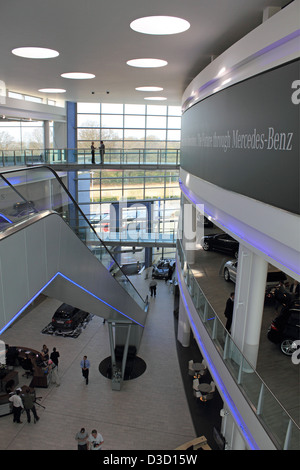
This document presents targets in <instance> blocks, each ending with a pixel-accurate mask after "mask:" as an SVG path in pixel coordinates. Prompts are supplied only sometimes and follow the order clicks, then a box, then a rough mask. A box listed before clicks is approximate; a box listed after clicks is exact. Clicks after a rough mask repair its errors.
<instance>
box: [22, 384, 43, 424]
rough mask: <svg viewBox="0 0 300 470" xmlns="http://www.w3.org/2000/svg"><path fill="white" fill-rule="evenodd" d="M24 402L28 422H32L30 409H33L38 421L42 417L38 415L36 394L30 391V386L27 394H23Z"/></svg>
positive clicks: (26, 391)
mask: <svg viewBox="0 0 300 470" xmlns="http://www.w3.org/2000/svg"><path fill="white" fill-rule="evenodd" d="M23 404H24V409H25V411H26V414H27V422H28V423H30V411H32V414H33V418H34V422H35V423H36V422H37V421H38V420H39V419H40V418H39V417H38V415H37V412H36V408H35V404H34V396H33V394H32V393H30V388H27V389H26V390H25V394H24V396H23Z"/></svg>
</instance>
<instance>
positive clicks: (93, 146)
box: [91, 142, 95, 163]
mask: <svg viewBox="0 0 300 470" xmlns="http://www.w3.org/2000/svg"><path fill="white" fill-rule="evenodd" d="M91 153H92V163H95V145H94V142H92V144H91Z"/></svg>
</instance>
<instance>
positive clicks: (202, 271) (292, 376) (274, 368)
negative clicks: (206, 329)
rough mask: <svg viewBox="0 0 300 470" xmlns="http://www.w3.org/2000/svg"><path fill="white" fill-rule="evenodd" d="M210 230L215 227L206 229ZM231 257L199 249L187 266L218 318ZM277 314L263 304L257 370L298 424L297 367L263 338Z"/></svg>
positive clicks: (229, 285) (230, 287) (226, 289)
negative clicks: (226, 268)
mask: <svg viewBox="0 0 300 470" xmlns="http://www.w3.org/2000/svg"><path fill="white" fill-rule="evenodd" d="M210 231H211V232H216V231H218V230H215V229H210ZM231 259H232V256H230V255H229V256H227V255H226V254H225V255H224V253H218V252H213V251H208V252H206V251H204V250H202V248H199V250H197V252H196V253H195V262H194V264H193V265H191V268H192V269H193V272H194V276H195V278H196V279H197V282H198V283H199V285H200V287H201V288H202V290H203V292H204V294H205V296H206V298H207V299H208V301H209V302H210V304H211V305H212V307H213V308H214V310H215V312H216V313H217V315H218V316H219V318H220V319H221V320H223V321H224V325H225V322H226V319H225V317H224V314H223V312H224V309H225V303H226V300H227V299H228V297H229V295H230V293H231V292H233V291H234V290H235V284H234V283H232V282H226V281H225V280H224V277H223V266H224V263H225V262H226V261H228V260H231ZM278 313H279V311H278V312H276V311H275V306H274V305H270V306H268V305H265V308H264V312H263V319H262V326H261V336H260V345H259V354H258V361H257V372H258V374H259V375H260V377H261V378H262V380H263V381H264V382H265V384H266V385H267V386H268V387H269V389H270V390H271V391H272V393H273V394H274V395H275V397H276V398H277V399H278V400H279V401H280V402H281V403H282V405H283V406H284V407H285V409H286V410H287V411H288V413H289V414H290V415H291V417H292V418H293V419H294V421H295V422H296V423H297V424H298V425H299V423H300V398H299V386H300V369H299V365H295V364H293V363H292V361H291V358H290V357H288V356H285V355H284V354H283V353H282V352H281V351H280V348H279V347H278V346H277V345H275V344H273V343H271V342H270V341H269V340H268V338H267V331H268V328H269V326H270V324H271V321H272V320H273V319H274V318H275V317H276V316H277V314H278Z"/></svg>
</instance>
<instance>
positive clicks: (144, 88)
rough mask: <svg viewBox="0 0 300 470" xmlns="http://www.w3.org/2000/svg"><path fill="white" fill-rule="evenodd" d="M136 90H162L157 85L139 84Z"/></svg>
mask: <svg viewBox="0 0 300 470" xmlns="http://www.w3.org/2000/svg"><path fill="white" fill-rule="evenodd" d="M136 91H163V88H161V87H159V86H139V87H138V88H136Z"/></svg>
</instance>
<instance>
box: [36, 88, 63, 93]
mask: <svg viewBox="0 0 300 470" xmlns="http://www.w3.org/2000/svg"><path fill="white" fill-rule="evenodd" d="M39 91H40V92H41V93H65V92H66V90H64V88H40V90H39Z"/></svg>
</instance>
